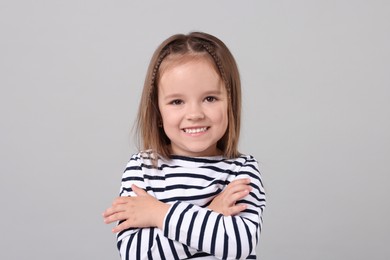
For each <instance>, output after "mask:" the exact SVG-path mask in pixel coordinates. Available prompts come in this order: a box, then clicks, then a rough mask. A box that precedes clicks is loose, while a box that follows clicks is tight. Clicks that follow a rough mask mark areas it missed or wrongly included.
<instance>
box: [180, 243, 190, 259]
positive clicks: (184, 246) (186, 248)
mask: <svg viewBox="0 0 390 260" xmlns="http://www.w3.org/2000/svg"><path fill="white" fill-rule="evenodd" d="M182 245H183V249H184V252H185V253H186V255H187V258H190V257H191V253H190V250H189V249H188V246H186V245H184V244H182Z"/></svg>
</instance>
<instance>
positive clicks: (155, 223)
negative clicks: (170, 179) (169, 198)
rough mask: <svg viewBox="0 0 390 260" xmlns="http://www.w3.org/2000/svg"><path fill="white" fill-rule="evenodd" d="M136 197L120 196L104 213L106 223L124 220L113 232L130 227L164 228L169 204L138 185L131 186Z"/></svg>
mask: <svg viewBox="0 0 390 260" xmlns="http://www.w3.org/2000/svg"><path fill="white" fill-rule="evenodd" d="M131 188H132V190H133V191H134V193H135V194H136V195H137V196H135V197H118V198H116V199H115V200H114V202H113V203H112V206H111V207H110V208H108V209H106V210H105V211H104V213H103V218H104V222H105V223H106V224H109V223H112V222H116V221H119V220H124V221H123V222H122V223H121V224H119V225H118V226H116V227H115V228H113V230H112V232H114V233H116V232H120V231H122V230H124V229H128V228H133V227H136V228H143V227H158V228H160V229H162V226H163V221H164V218H165V215H166V213H167V212H168V209H169V207H170V206H169V205H168V204H165V203H163V202H161V201H158V200H157V199H156V198H155V197H153V196H151V195H149V194H148V193H147V192H146V191H144V190H143V189H141V188H139V187H137V186H136V185H132V186H131Z"/></svg>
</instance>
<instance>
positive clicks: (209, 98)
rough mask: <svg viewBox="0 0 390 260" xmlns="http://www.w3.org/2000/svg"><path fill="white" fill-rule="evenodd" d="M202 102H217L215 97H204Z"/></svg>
mask: <svg viewBox="0 0 390 260" xmlns="http://www.w3.org/2000/svg"><path fill="white" fill-rule="evenodd" d="M204 100H205V101H207V102H214V101H216V100H217V98H216V97H206V98H205V99H204Z"/></svg>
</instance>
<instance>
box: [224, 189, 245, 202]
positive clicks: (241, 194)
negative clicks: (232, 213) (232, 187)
mask: <svg viewBox="0 0 390 260" xmlns="http://www.w3.org/2000/svg"><path fill="white" fill-rule="evenodd" d="M248 194H249V190H243V191H240V192H236V193H234V194H232V195H231V196H229V197H227V199H228V204H229V205H234V204H235V203H236V202H237V201H238V200H240V199H243V198H245V197H246V196H247V195H248Z"/></svg>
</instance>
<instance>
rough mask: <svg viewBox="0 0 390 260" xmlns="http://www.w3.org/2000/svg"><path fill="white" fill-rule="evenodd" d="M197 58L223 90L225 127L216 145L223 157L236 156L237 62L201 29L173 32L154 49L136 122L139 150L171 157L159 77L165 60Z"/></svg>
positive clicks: (239, 94) (239, 89)
mask: <svg viewBox="0 0 390 260" xmlns="http://www.w3.org/2000/svg"><path fill="white" fill-rule="evenodd" d="M199 58H206V59H208V60H210V62H211V63H212V64H213V66H214V67H215V69H216V71H217V73H218V74H219V75H220V77H221V79H222V80H223V82H224V85H225V87H226V90H227V95H228V127H227V130H226V133H225V134H224V136H223V137H222V138H221V139H220V140H219V141H218V143H217V147H218V148H219V149H220V150H221V151H222V152H223V155H224V156H225V157H227V158H234V157H237V156H239V154H240V153H239V152H238V148H237V147H238V139H239V135H240V121H241V82H240V75H239V72H238V68H237V64H236V62H235V60H234V57H233V55H232V54H231V53H230V51H229V49H228V48H227V47H226V45H225V44H224V43H223V42H222V41H221V40H219V39H218V38H216V37H215V36H212V35H210V34H207V33H203V32H192V33H189V34H187V35H184V34H176V35H173V36H171V37H169V38H168V39H166V40H165V41H164V42H162V43H161V44H160V46H158V48H157V49H156V51H155V52H154V54H153V56H152V59H151V61H150V64H149V68H148V71H147V74H146V78H145V83H144V88H143V92H142V97H141V101H140V105H139V110H138V117H137V121H136V130H137V136H138V138H139V140H138V141H139V148H140V149H141V150H151V151H152V152H155V153H157V154H158V155H159V156H162V157H164V158H170V157H171V155H170V151H169V146H168V144H170V140H169V138H168V137H167V135H166V134H165V132H164V129H163V128H162V119H161V114H160V110H159V108H158V84H159V80H160V78H161V75H162V70H163V67H165V64H166V63H169V64H170V65H172V64H171V63H172V62H179V61H183V60H188V59H199ZM162 63H164V65H162ZM173 65H175V64H173Z"/></svg>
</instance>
